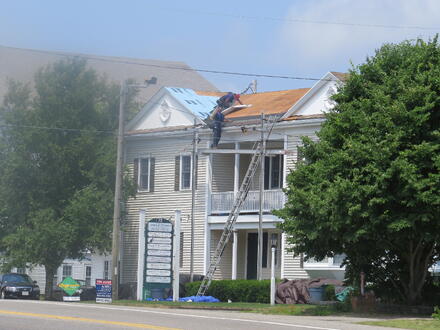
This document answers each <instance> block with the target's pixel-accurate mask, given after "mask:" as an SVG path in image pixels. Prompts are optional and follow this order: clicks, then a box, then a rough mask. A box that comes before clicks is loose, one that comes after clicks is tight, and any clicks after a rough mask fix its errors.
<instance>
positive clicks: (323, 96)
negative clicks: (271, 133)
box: [283, 72, 342, 118]
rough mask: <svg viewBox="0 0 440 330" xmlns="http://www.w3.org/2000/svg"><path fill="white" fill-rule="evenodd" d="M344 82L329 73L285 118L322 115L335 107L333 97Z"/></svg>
mask: <svg viewBox="0 0 440 330" xmlns="http://www.w3.org/2000/svg"><path fill="white" fill-rule="evenodd" d="M341 84H342V82H341V81H340V80H339V79H338V78H337V77H336V76H334V75H333V74H332V73H330V72H329V73H327V74H326V75H325V76H324V77H323V78H322V79H321V80H320V81H318V82H317V83H316V84H315V85H314V86H313V87H312V88H311V89H310V90H309V91H308V92H307V93H306V94H305V95H304V96H303V97H302V98H301V99H300V100H299V101H298V102H296V103H295V104H294V105H293V107H292V108H290V109H289V111H287V113H286V114H285V115H284V116H283V118H287V117H290V116H312V115H322V114H324V113H326V112H328V111H329V110H330V109H332V108H333V107H334V105H335V104H334V101H333V100H332V99H331V96H332V95H334V94H335V93H337V91H338V87H339V86H340V85H341Z"/></svg>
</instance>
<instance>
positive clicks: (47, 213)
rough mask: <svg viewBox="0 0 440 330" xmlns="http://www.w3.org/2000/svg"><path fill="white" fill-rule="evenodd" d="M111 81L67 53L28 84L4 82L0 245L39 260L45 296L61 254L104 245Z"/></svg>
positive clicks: (76, 254) (110, 171)
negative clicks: (68, 57)
mask: <svg viewBox="0 0 440 330" xmlns="http://www.w3.org/2000/svg"><path fill="white" fill-rule="evenodd" d="M118 108H119V87H118V86H116V85H114V84H110V83H108V82H107V81H106V80H105V79H104V78H101V77H98V76H97V74H96V73H95V72H94V71H93V70H91V69H88V68H87V66H86V62H85V61H84V60H80V59H69V60H63V61H60V62H56V63H55V64H53V65H50V66H48V67H46V68H43V69H41V70H40V71H39V72H38V73H37V75H36V76H35V92H31V90H30V89H29V88H28V87H27V86H23V85H22V84H19V83H16V82H11V83H10V87H9V92H8V94H7V96H6V97H5V99H4V102H3V106H2V107H1V109H0V111H1V112H0V115H1V120H2V122H3V129H2V133H1V137H0V148H1V150H0V228H1V233H0V249H1V250H3V251H4V255H5V257H6V260H7V261H8V262H10V263H11V264H13V265H26V264H32V265H43V266H44V267H45V270H46V292H45V294H46V297H47V298H48V299H50V298H51V296H52V287H53V283H52V281H53V277H54V273H55V272H56V270H57V268H58V267H59V266H60V265H61V263H62V261H63V260H64V259H65V258H82V257H83V256H84V254H85V253H86V252H87V251H91V252H94V251H105V250H107V249H109V247H110V245H111V239H110V237H111V230H112V225H111V223H112V214H113V191H114V176H115V174H114V173H115V158H116V157H115V155H116V136H115V134H114V133H115V129H116V127H117V118H118Z"/></svg>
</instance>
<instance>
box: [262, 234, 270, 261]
mask: <svg viewBox="0 0 440 330" xmlns="http://www.w3.org/2000/svg"><path fill="white" fill-rule="evenodd" d="M268 237H269V236H268V234H267V233H263V258H262V259H263V260H262V266H261V267H263V268H267V249H268V244H267V242H268Z"/></svg>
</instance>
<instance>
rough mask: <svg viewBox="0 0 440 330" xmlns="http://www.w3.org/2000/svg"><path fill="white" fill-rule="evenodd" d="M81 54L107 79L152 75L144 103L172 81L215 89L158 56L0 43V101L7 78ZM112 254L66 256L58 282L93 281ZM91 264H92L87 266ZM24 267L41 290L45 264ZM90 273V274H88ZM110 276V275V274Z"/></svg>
mask: <svg viewBox="0 0 440 330" xmlns="http://www.w3.org/2000/svg"><path fill="white" fill-rule="evenodd" d="M76 56H79V57H83V58H86V59H87V64H88V66H89V67H90V68H93V69H94V70H96V71H97V72H98V74H101V75H105V76H106V77H108V79H109V80H110V81H114V82H116V83H120V82H121V81H123V80H125V79H133V80H134V81H136V82H138V83H143V82H144V81H145V80H146V79H148V80H150V79H152V78H153V77H155V82H154V83H150V84H149V85H148V88H140V89H139V95H138V100H139V101H141V102H142V103H144V102H145V101H146V100H149V99H150V98H151V97H152V96H153V95H155V94H156V93H157V92H158V91H159V90H160V89H161V88H162V87H163V86H167V85H173V86H180V87H184V88H194V89H197V90H209V91H212V90H216V88H215V87H214V85H212V84H211V83H210V82H209V81H207V80H206V79H205V78H203V77H202V76H201V75H200V74H198V73H197V72H196V71H194V70H191V68H190V67H189V66H188V65H187V64H185V63H183V62H170V61H159V60H146V59H133V58H125V57H110V56H98V55H88V54H73V53H66V52H54V51H44V50H35V49H21V48H13V47H6V46H0V102H2V100H3V96H4V95H5V94H6V92H7V80H8V79H14V80H17V81H21V82H23V83H29V84H30V85H31V86H32V85H33V79H34V75H35V74H36V72H37V71H38V70H39V69H40V68H42V67H44V66H47V65H48V64H51V63H54V62H56V61H59V60H61V59H64V58H66V57H76ZM110 260H111V256H104V255H89V256H87V257H86V259H83V260H81V261H78V260H70V259H66V260H64V262H63V265H62V266H60V268H59V269H58V274H57V280H58V283H59V282H60V281H61V280H62V279H63V269H64V273H66V272H69V271H70V272H71V274H72V275H73V276H72V277H73V278H75V279H83V280H88V278H90V279H91V283H92V284H94V281H95V279H96V278H106V277H107V275H106V274H108V273H107V268H106V267H109V268H108V270H109V271H110V265H109V262H111V261H110ZM90 267H91V268H90ZM23 271H26V273H28V274H29V275H30V276H31V277H32V278H34V280H36V281H38V284H39V285H40V287H42V289H43V290H44V287H45V271H44V267H42V266H36V267H34V268H31V269H26V270H23ZM89 274H91V275H90V276H89ZM109 278H111V276H109Z"/></svg>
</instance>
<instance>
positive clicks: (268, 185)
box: [264, 155, 283, 190]
mask: <svg viewBox="0 0 440 330" xmlns="http://www.w3.org/2000/svg"><path fill="white" fill-rule="evenodd" d="M264 161H265V163H264V189H266V190H268V189H280V188H281V187H282V186H283V156H282V155H273V156H266V157H265V159H264Z"/></svg>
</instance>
